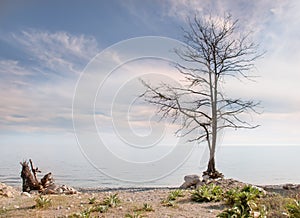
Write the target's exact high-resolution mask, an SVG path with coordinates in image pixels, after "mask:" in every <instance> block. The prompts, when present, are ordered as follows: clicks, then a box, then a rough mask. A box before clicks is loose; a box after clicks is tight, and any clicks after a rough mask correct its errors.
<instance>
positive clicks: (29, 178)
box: [20, 160, 42, 192]
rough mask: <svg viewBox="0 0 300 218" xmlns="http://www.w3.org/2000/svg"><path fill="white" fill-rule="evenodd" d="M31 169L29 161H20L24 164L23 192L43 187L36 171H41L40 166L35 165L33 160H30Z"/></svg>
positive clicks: (22, 175) (22, 172) (22, 176)
mask: <svg viewBox="0 0 300 218" xmlns="http://www.w3.org/2000/svg"><path fill="white" fill-rule="evenodd" d="M29 162H30V166H31V171H30V168H29V165H28V162H27V161H24V162H20V164H21V165H22V171H21V178H22V180H23V187H22V190H23V192H30V191H31V190H38V191H40V190H41V189H42V187H41V185H40V183H39V181H38V179H37V177H36V173H37V172H41V171H39V170H38V168H36V169H35V168H34V167H33V163H32V161H31V160H29Z"/></svg>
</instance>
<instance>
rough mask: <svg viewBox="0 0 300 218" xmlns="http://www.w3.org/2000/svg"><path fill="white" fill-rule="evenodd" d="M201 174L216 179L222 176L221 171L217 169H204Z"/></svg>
mask: <svg viewBox="0 0 300 218" xmlns="http://www.w3.org/2000/svg"><path fill="white" fill-rule="evenodd" d="M202 175H203V176H208V178H209V179H218V178H224V175H223V173H220V172H218V171H217V170H214V171H210V172H209V171H204V172H203V174H202Z"/></svg>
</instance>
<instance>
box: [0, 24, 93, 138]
mask: <svg viewBox="0 0 300 218" xmlns="http://www.w3.org/2000/svg"><path fill="white" fill-rule="evenodd" d="M7 40H8V42H9V43H11V44H14V45H18V49H19V50H20V51H21V52H23V53H25V54H27V56H26V57H28V59H25V58H24V59H22V60H13V59H4V60H1V61H0V75H1V80H0V87H1V93H0V98H1V107H0V115H1V119H0V130H1V131H2V132H4V131H5V132H6V131H12V132H40V131H41V132H53V131H54V132H56V131H67V132H68V131H73V127H72V98H73V93H74V88H75V84H76V81H77V79H78V76H79V74H80V73H81V71H82V70H83V69H84V67H85V65H86V64H87V63H88V62H89V60H90V59H91V58H92V57H93V56H95V55H96V54H97V52H98V51H99V48H98V44H97V41H96V40H95V39H94V38H93V37H89V36H85V35H72V34H70V33H68V32H63V31H60V32H52V33H51V32H48V31H41V30H36V29H28V30H24V31H21V32H20V33H13V34H12V37H10V38H8V39H7Z"/></svg>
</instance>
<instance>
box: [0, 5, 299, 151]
mask: <svg viewBox="0 0 300 218" xmlns="http://www.w3.org/2000/svg"><path fill="white" fill-rule="evenodd" d="M299 10H300V4H299V2H298V1H296V0H291V1H280V0H277V1H276V0H275V1H274V0H265V1H235V0H228V1H222V0H215V1H204V0H200V1H188V0H164V1H158V0H157V1H138V0H128V1H127V0H125V1H121V0H119V1H116V0H113V1H56V0H54V1H30V0H29V1H26V2H25V1H14V0H12V1H1V3H0V78H1V79H0V87H1V93H0V95H1V103H0V104H1V107H0V137H1V142H0V146H3V147H4V148H6V149H7V148H8V147H6V146H9V145H11V144H16V145H24V146H26V145H29V144H39V145H41V146H42V145H53V146H55V145H70V144H74V143H76V139H75V136H74V130H73V125H72V99H73V95H74V91H75V87H76V83H77V81H78V79H79V76H80V74H81V72H82V71H83V70H84V68H85V66H86V65H87V64H88V63H89V61H90V60H91V59H92V58H93V57H94V56H95V55H96V54H98V53H99V52H101V51H103V50H104V49H106V48H107V47H109V46H112V45H114V44H115V43H118V42H120V41H122V40H126V39H130V38H132V37H140V36H163V37H170V38H174V39H177V40H181V39H182V31H181V29H180V27H185V20H186V17H187V16H188V15H189V14H192V13H194V12H195V11H198V13H200V14H203V15H205V14H207V12H208V11H210V12H211V13H212V14H213V15H214V16H216V17H218V16H223V14H224V13H225V12H230V13H232V15H233V16H234V17H235V18H237V19H239V20H240V24H241V26H242V27H243V28H245V29H248V30H249V29H250V30H252V31H253V33H254V39H255V40H256V41H257V42H258V43H260V47H261V49H262V50H266V51H267V53H266V55H265V56H264V58H262V59H260V60H259V61H257V64H256V67H257V68H256V72H255V73H256V75H258V76H259V77H258V78H257V82H255V83H248V82H246V83H237V82H236V81H232V82H228V83H227V84H228V87H229V88H228V95H233V96H237V97H244V98H251V99H255V100H260V101H262V106H263V109H262V110H263V111H264V113H263V114H262V115H260V116H254V117H253V119H254V122H256V123H258V124H260V125H261V127H260V128H257V129H255V130H252V131H226V132H225V133H224V134H222V139H221V142H222V143H223V144H224V145H300V138H299V135H300V128H299V123H300V100H299V96H298V95H299V93H300V87H299V85H298V84H299V81H300V72H299V69H300V62H299V59H300V41H299V37H300V14H299V13H298V12H299ZM112 58H113V57H112ZM156 66H160V67H157V69H156V71H157V72H159V71H170V72H172V70H171V69H170V68H168V67H167V66H166V65H165V63H157V64H156ZM151 67H152V68H153V63H151V62H150V63H149V62H147V61H145V62H142V63H138V64H134V63H133V64H131V65H130V64H129V66H128V68H136V69H140V68H144V69H149V68H151ZM127 70H128V69H127ZM152 70H153V69H152ZM126 72H127V71H126V70H124V71H123V73H122V75H123V76H124V75H125V77H126ZM128 73H129V72H128ZM114 82H115V84H122V77H117V78H115V79H114ZM118 82H119V83H118ZM106 100H107V99H106ZM105 102H106V101H105V100H103V102H102V103H103V104H105ZM150 109H151V110H153V108H152V107H150ZM150 109H149V108H148V109H147V108H146V109H145V111H146V112H147V111H148V113H149V111H151V110H150ZM145 111H144V112H145ZM139 112H140V113H137V112H135V113H136V114H137V116H138V117H135V118H134V120H138V121H139V122H136V123H135V124H136V128H137V131H141V132H143V128H146V129H147V127H145V126H147V125H146V124H148V121H145V120H143V119H141V118H142V117H143V116H146V115H145V114H143V113H142V112H143V111H142V112H141V111H139ZM146 112H145V113H146ZM151 113H152V112H151ZM100 114H101V113H100ZM110 119H111V117H110V116H109V115H108V114H105V113H104V114H102V117H101V119H100V122H104V121H107V120H108V121H109V120H110ZM145 123H146V124H145Z"/></svg>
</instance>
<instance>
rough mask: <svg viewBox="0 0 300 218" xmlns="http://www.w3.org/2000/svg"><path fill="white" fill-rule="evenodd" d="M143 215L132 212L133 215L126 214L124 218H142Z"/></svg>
mask: <svg viewBox="0 0 300 218" xmlns="http://www.w3.org/2000/svg"><path fill="white" fill-rule="evenodd" d="M143 217H144V216H143V214H141V212H134V213H133V214H130V213H127V214H126V215H125V218H143Z"/></svg>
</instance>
